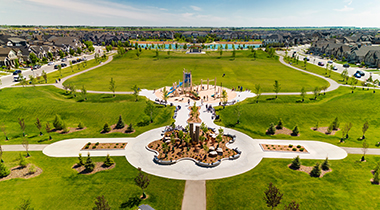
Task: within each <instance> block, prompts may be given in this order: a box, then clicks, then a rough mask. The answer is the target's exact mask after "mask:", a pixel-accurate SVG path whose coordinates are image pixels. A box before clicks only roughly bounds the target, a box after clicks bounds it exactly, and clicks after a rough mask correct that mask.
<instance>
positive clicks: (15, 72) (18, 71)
mask: <svg viewBox="0 0 380 210" xmlns="http://www.w3.org/2000/svg"><path fill="white" fill-rule="evenodd" d="M18 74H21V70H16V71H14V72H13V75H18Z"/></svg>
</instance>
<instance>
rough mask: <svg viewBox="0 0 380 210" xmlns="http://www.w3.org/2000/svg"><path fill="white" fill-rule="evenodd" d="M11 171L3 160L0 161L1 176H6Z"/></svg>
mask: <svg viewBox="0 0 380 210" xmlns="http://www.w3.org/2000/svg"><path fill="white" fill-rule="evenodd" d="M10 173H11V171H10V170H9V168H7V167H6V166H5V164H4V163H3V162H0V178H3V177H6V176H8V175H9V174H10Z"/></svg>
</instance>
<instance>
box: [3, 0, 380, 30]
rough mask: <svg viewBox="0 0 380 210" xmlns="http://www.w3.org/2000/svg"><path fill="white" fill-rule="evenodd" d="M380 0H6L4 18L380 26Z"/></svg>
mask: <svg viewBox="0 0 380 210" xmlns="http://www.w3.org/2000/svg"><path fill="white" fill-rule="evenodd" d="M378 1H379V0H361V1H359V0H318V1H301V0H291V1H284V0H265V1H264V0H263V1H257V0H207V1H206V0H203V1H200V0H192V1H186V0H182V1H179V0H140V1H136V0H131V1H126V0H0V5H1V7H0V24H7V25H13V24H17V25H95V26H103V25H107V26H214V27H223V26H229V27H232V26H234V27H242V26H243V27H259V26H262V27H284V26H290V27H292V26H356V27H380V21H379V20H380V12H378V11H380V4H379V2H378Z"/></svg>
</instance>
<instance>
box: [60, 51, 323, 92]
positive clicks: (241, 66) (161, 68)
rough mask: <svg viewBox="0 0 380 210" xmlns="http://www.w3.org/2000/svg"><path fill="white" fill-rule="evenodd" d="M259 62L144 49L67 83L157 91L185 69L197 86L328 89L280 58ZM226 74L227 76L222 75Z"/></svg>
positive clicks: (262, 57)
mask: <svg viewBox="0 0 380 210" xmlns="http://www.w3.org/2000/svg"><path fill="white" fill-rule="evenodd" d="M257 57H258V58H257V59H253V57H252V53H251V52H250V51H248V50H244V51H237V52H236V59H232V52H231V51H228V52H227V51H224V52H223V55H222V58H220V56H219V53H218V52H207V54H206V55H188V54H185V53H184V52H171V55H170V56H168V55H167V53H166V52H163V51H160V52H159V59H157V58H156V57H155V51H154V50H152V51H150V50H143V51H142V54H141V55H140V58H139V59H137V57H136V51H134V50H133V51H129V52H128V53H127V54H126V55H124V57H122V58H118V57H115V58H114V61H112V62H111V63H109V64H107V65H105V66H103V67H100V68H97V69H95V70H93V71H90V72H87V73H84V74H82V75H79V76H77V77H75V78H72V79H69V80H68V81H66V83H67V84H68V83H73V84H76V85H77V86H81V85H85V86H86V87H88V89H90V90H103V91H109V81H110V79H111V78H114V79H115V81H116V84H117V91H130V90H131V88H132V86H133V85H138V86H139V87H140V88H147V89H157V88H161V87H163V86H170V85H172V84H173V83H174V82H178V81H179V80H182V71H183V69H184V68H185V69H187V70H191V71H192V73H193V83H194V84H200V81H201V79H203V81H204V82H203V83H204V84H205V81H206V80H207V78H209V79H210V80H211V79H214V78H215V77H217V84H218V85H220V84H221V83H222V85H223V86H225V87H228V88H232V87H235V88H236V87H237V86H239V85H240V86H243V87H244V88H249V89H252V90H253V89H254V87H255V84H260V85H261V87H262V91H263V92H273V84H274V80H278V81H279V83H280V84H281V87H282V88H281V92H293V91H299V90H300V87H305V88H306V89H307V90H310V91H311V90H313V89H314V88H315V87H316V86H319V87H322V86H328V83H327V82H326V81H325V80H323V79H320V78H317V77H314V76H311V75H309V74H306V73H302V72H299V71H296V70H294V69H292V68H289V67H286V66H284V65H282V64H281V63H280V62H279V61H278V60H277V59H276V58H267V54H266V53H265V52H262V51H257ZM223 74H225V77H222V75H223Z"/></svg>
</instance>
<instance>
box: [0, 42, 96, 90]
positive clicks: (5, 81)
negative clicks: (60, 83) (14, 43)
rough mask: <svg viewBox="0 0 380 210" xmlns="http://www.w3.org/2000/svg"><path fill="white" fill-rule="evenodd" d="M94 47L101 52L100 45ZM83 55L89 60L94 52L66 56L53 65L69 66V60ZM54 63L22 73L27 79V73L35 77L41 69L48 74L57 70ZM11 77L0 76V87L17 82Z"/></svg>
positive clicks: (40, 72) (92, 57)
mask: <svg viewBox="0 0 380 210" xmlns="http://www.w3.org/2000/svg"><path fill="white" fill-rule="evenodd" d="M94 47H95V52H103V50H102V47H98V46H94ZM83 57H86V59H87V60H91V59H94V57H95V53H93V54H91V55H82V56H77V57H72V58H68V59H67V61H66V62H61V60H59V61H56V62H54V65H56V64H61V63H66V64H67V66H66V67H65V68H70V60H76V59H77V58H83ZM54 65H51V66H49V65H47V64H45V65H43V66H41V68H39V69H36V70H30V69H28V70H23V71H22V75H23V76H25V77H26V78H27V79H28V78H29V75H33V76H34V77H35V76H37V75H41V74H42V71H45V72H46V73H48V74H49V73H51V72H55V71H58V70H57V69H54ZM13 78H14V75H7V76H2V77H0V80H1V82H0V89H2V88H6V87H10V86H12V85H14V84H17V82H14V81H13Z"/></svg>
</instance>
